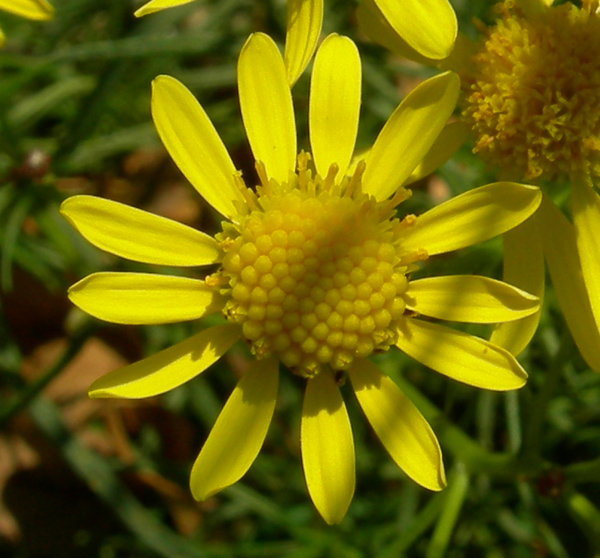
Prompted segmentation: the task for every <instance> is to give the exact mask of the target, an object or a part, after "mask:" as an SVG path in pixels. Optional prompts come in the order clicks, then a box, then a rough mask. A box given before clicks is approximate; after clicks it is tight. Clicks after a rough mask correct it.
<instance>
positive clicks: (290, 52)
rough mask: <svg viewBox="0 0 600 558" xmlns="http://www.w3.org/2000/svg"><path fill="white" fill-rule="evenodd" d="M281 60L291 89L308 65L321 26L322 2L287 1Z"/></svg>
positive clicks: (312, 0) (311, 0)
mask: <svg viewBox="0 0 600 558" xmlns="http://www.w3.org/2000/svg"><path fill="white" fill-rule="evenodd" d="M286 10H287V11H286V19H287V29H286V34H285V50H284V52H283V60H284V62H285V67H286V70H287V79H288V83H289V85H290V87H293V85H294V83H296V81H297V79H298V78H299V77H300V75H301V74H302V72H303V71H304V69H305V68H306V66H307V64H308V63H309V61H310V59H311V57H312V55H313V53H314V52H315V48H316V47H317V41H318V40H319V35H320V34H321V27H322V25H323V0H287V6H286Z"/></svg>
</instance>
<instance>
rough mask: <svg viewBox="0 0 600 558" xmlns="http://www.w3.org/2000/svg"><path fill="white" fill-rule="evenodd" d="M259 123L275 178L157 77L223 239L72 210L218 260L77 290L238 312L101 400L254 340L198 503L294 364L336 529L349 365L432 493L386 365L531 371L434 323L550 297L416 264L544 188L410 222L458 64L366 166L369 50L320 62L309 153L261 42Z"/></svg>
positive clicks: (144, 314)
mask: <svg viewBox="0 0 600 558" xmlns="http://www.w3.org/2000/svg"><path fill="white" fill-rule="evenodd" d="M238 84H239V97H240V105H241V112H242V118H243V121H244V126H245V129H246V132H247V136H248V139H249V143H250V146H251V148H252V151H253V154H254V157H255V159H256V168H257V171H258V175H259V177H260V185H259V186H257V188H256V190H251V189H249V188H247V187H246V185H245V184H244V182H243V180H242V177H241V174H240V173H239V172H238V171H237V170H236V169H235V167H234V164H233V162H232V161H231V159H230V157H229V155H228V153H227V151H226V148H225V146H224V145H223V143H222V141H221V139H220V138H219V136H218V134H217V132H216V130H215V129H214V127H213V125H212V124H211V122H210V120H209V119H208V117H207V115H206V113H205V112H204V110H203V109H202V107H201V106H200V105H199V104H198V103H197V101H196V100H195V99H194V97H193V96H192V94H191V93H190V92H189V91H188V90H187V89H186V88H185V87H184V86H183V85H182V84H181V83H179V82H178V81H177V80H175V79H173V78H171V77H168V76H159V77H158V78H156V79H155V81H154V82H153V95H152V115H153V119H154V122H155V125H156V128H157V130H158V133H159V135H160V137H161V139H162V141H163V143H164V145H165V147H166V148H167V150H168V151H169V153H170V154H171V156H172V157H173V159H174V160H175V162H176V163H177V165H178V166H179V168H180V169H181V170H182V172H183V173H184V175H185V176H186V177H187V178H188V179H189V181H190V182H191V183H192V185H193V186H194V187H195V188H196V189H197V190H198V192H199V193H200V194H201V195H202V196H203V197H204V198H205V199H206V201H207V202H208V203H209V204H211V205H212V206H213V207H214V208H215V209H216V210H217V211H218V212H219V213H221V214H222V215H223V216H224V217H225V219H226V221H224V222H223V224H222V232H221V233H219V234H217V235H216V236H215V238H212V237H209V236H207V235H205V234H203V233H201V232H199V231H196V230H194V229H191V228H189V227H186V226H184V225H181V224H179V223H175V222H172V221H170V220H168V219H165V218H162V217H158V216H155V215H151V214H149V213H146V212H144V211H141V210H138V209H134V208H130V207H127V206H125V205H122V204H119V203H116V202H113V201H108V200H104V199H100V198H95V197H91V196H74V197H72V198H69V199H67V200H66V201H65V202H64V203H63V205H62V208H61V211H62V213H63V215H64V216H65V217H66V218H67V219H68V221H69V222H70V223H71V224H72V225H73V226H74V227H75V228H76V229H77V230H78V231H79V232H80V233H81V234H82V235H83V236H84V237H85V238H87V239H88V240H89V241H91V242H92V243H93V244H95V245H96V246H98V247H99V248H102V249H104V250H106V251H108V252H111V253H113V254H116V255H118V256H121V257H125V258H129V259H132V260H135V261H138V262H144V263H150V264H158V265H169V266H202V265H210V264H218V270H217V271H216V272H215V273H213V274H212V275H209V276H208V277H206V279H204V280H199V279H192V278H186V277H171V276H161V275H155V274H147V273H113V272H101V273H95V274H92V275H90V276H88V277H86V278H84V279H83V280H81V281H80V282H78V283H77V284H75V285H74V286H73V287H71V289H70V291H69V296H70V298H71V300H72V301H73V302H74V303H75V304H76V305H77V306H79V307H80V308H81V309H83V310H84V311H86V312H88V313H89V314H91V315H93V316H96V317H97V318H100V319H103V320H107V321H111V322H116V323H124V324H157V323H169V322H176V321H182V320H192V319H197V318H201V317H203V316H206V315H208V314H210V313H215V312H219V311H220V312H222V314H223V316H224V318H225V323H224V324H222V325H216V326H214V327H211V328H209V329H206V330H204V331H201V332H200V333H198V334H196V335H194V336H192V337H191V338H189V339H187V340H186V341H183V342H182V343H179V344H177V345H175V346H172V347H170V348H168V349H166V350H163V351H161V352H159V353H158V354H155V355H152V356H150V357H148V358H146V359H144V360H142V361H140V362H137V363H134V364H131V365H129V366H126V367H125V368H122V369H120V370H116V371H114V372H112V373H110V374H107V375H106V376H104V377H102V378H100V379H99V380H97V381H96V382H95V383H94V384H93V385H92V386H91V389H90V395H91V397H126V398H140V397H150V396H154V395H157V394H161V393H164V392H166V391H168V390H171V389H173V388H176V387H177V386H180V385H181V384H183V383H185V382H187V381H189V380H191V379H192V378H194V377H195V376H197V375H198V374H200V373H201V372H203V371H204V370H206V369H207V368H208V367H209V366H210V365H211V364H213V363H214V362H215V361H216V360H217V359H219V358H220V357H221V355H223V354H224V353H225V352H226V351H227V350H228V349H229V348H230V347H231V346H232V345H233V343H235V342H236V341H237V340H238V339H243V340H245V341H246V342H247V343H248V344H249V346H250V349H251V351H252V353H253V354H254V355H255V356H256V361H255V362H254V363H253V364H252V365H250V367H249V369H248V371H247V372H246V373H245V374H244V376H243V377H242V378H241V380H240V381H239V383H238V385H237V387H236V388H235V389H234V391H233V393H232V395H231V397H230V398H229V400H228V401H227V403H226V404H225V406H224V408H223V410H222V412H221V414H220V415H219V417H218V419H217V421H216V423H215V425H214V427H213V429H212V431H211V433H210V435H209V437H208V439H207V440H206V443H205V444H204V447H203V448H202V451H201V452H200V454H199V456H198V459H197V461H196V463H195V464H194V467H193V469H192V473H191V481H190V483H191V490H192V493H193V495H194V496H195V498H197V499H199V500H203V499H206V498H208V497H210V496H211V495H213V494H215V493H216V492H218V491H220V490H221V489H223V488H225V487H227V486H229V485H231V484H232V483H234V482H236V481H237V480H239V479H240V478H241V477H242V475H244V474H245V472H246V471H247V470H248V468H249V467H250V465H251V464H252V462H253V460H254V459H255V457H256V455H257V454H258V452H259V450H260V447H261V445H262V443H263V440H264V438H265V436H266V433H267V430H268V427H269V424H270V421H271V418H272V415H273V410H274V407H275V400H276V397H277V386H278V376H279V367H280V366H279V365H280V363H282V364H283V365H285V368H287V370H289V371H290V372H292V373H294V374H297V375H299V376H301V377H303V378H305V379H306V392H305V396H304V403H303V408H302V421H301V455H302V463H303V468H304V473H305V477H306V482H307V486H308V491H309V493H310V496H311V498H312V500H313V502H314V504H315V506H316V508H317V509H318V511H319V512H320V514H321V515H322V516H323V518H324V519H325V521H326V522H327V523H330V524H333V523H338V522H339V521H341V520H342V519H343V517H344V515H345V513H346V511H347V508H348V506H349V503H350V501H351V499H352V495H353V492H354V482H355V472H354V466H355V465H354V461H355V460H354V444H353V439H352V432H351V428H350V423H349V418H348V414H347V412H346V407H345V405H344V401H343V399H342V396H341V394H340V390H339V388H338V386H339V384H340V383H341V382H342V381H343V379H344V378H345V377H346V376H347V377H349V379H350V382H351V384H352V388H353V390H354V393H355V394H356V396H357V399H358V401H359V404H360V406H361V407H362V409H363V411H364V413H365V415H366V417H367V419H368V420H369V422H370V423H371V425H372V427H373V429H374V430H375V432H376V433H377V435H378V436H379V438H380V440H381V442H382V443H383V445H384V446H385V447H386V449H387V450H388V452H389V453H390V455H391V457H392V459H393V460H394V461H395V462H396V463H397V464H398V466H399V467H401V468H402V470H403V471H404V472H405V473H406V474H407V475H408V476H409V477H410V478H412V479H413V480H414V481H416V482H417V483H419V484H421V485H422V486H424V487H426V488H428V489H430V490H440V489H442V488H443V487H444V485H445V475H444V467H443V463H442V456H441V452H440V448H439V445H438V442H437V439H436V437H435V435H434V434H433V432H432V430H431V428H430V427H429V425H428V424H427V422H426V421H425V419H424V418H423V416H422V415H421V413H420V412H419V411H418V410H417V408H416V407H415V406H414V405H413V404H412V403H411V402H410V400H408V399H407V397H406V396H405V395H404V394H403V393H402V392H401V390H400V389H399V388H398V386H397V385H396V384H395V383H394V382H393V381H392V380H391V379H390V378H388V377H387V376H385V375H384V374H382V372H380V371H379V369H378V368H377V367H376V366H375V365H374V364H372V363H371V361H370V360H368V356H369V355H371V354H372V353H373V352H376V351H377V352H381V351H387V350H388V349H389V348H391V347H392V346H396V347H398V348H399V349H400V350H402V351H404V352H405V353H406V354H408V355H410V356H411V357H413V358H415V359H416V360H418V361H419V362H421V363H423V364H425V365H426V366H428V367H430V368H432V369H434V370H436V371H438V372H440V373H442V374H445V375H447V376H449V377H451V378H454V379H456V380H458V381H461V382H465V383H468V384H470V385H473V386H476V387H482V388H487V389H492V390H510V389H516V388H519V387H521V386H522V385H523V384H524V383H525V380H526V373H525V371H524V370H523V369H522V368H521V366H520V365H519V364H518V363H517V361H516V360H515V359H514V357H513V356H512V355H511V354H510V353H508V352H507V351H505V350H504V349H501V348H499V347H497V346H495V345H494V344H492V343H489V342H488V341H485V340H483V339H480V338H477V337H473V336H471V335H468V334H465V333H463V332H460V331H457V330H455V329H451V328H448V327H446V326H444V325H441V324H439V323H437V321H432V320H430V319H422V318H421V317H419V316H421V315H423V316H428V317H431V318H434V320H451V321H458V322H475V323H493V322H503V321H506V320H515V319H519V318H521V317H523V316H526V315H529V314H531V313H532V312H535V311H536V310H537V308H538V301H537V299H536V298H535V297H533V296H531V295H528V294H527V293H524V292H522V291H519V290H518V289H515V288H514V287H511V286H509V285H506V284H504V283H502V282H499V281H495V280H492V279H488V278H485V277H478V276H446V277H434V278H427V279H421V280H414V281H413V280H409V274H410V272H411V271H412V270H413V269H414V268H415V266H416V262H420V261H424V260H426V259H427V258H428V257H429V256H434V255H435V254H440V253H445V252H449V251H453V250H457V249H459V248H462V247H465V246H470V245H472V244H474V243H476V242H480V241H482V240H485V239H488V238H490V237H493V236H495V235H498V234H502V233H504V232H505V231H506V230H508V229H510V228H512V227H514V226H516V225H517V224H519V223H520V222H522V221H523V220H524V219H526V218H527V217H528V216H529V215H531V214H532V213H533V212H534V211H535V210H536V208H537V206H538V204H539V203H540V199H541V196H540V193H539V191H538V189H537V188H535V187H531V186H522V185H519V184H513V183H498V184H490V185H488V186H484V187H482V188H478V189H476V190H473V191H471V192H468V193H466V194H463V195H461V196H458V197H457V198H455V199H453V200H450V201H448V202H446V203H444V204H442V205H440V206H438V207H436V208H434V209H432V210H430V211H428V212H427V213H425V214H423V215H421V216H419V217H415V216H412V215H406V216H404V217H403V218H399V217H397V216H396V213H395V208H396V206H398V204H400V203H401V202H402V201H403V200H405V199H406V198H407V197H408V196H409V194H410V192H409V191H408V190H406V189H405V188H404V186H403V185H404V184H405V183H408V182H410V181H411V180H413V179H414V178H415V177H416V176H418V175H419V173H422V172H427V168H428V163H427V161H431V160H434V159H435V157H431V150H432V149H434V147H433V146H434V142H435V139H436V137H437V135H438V134H439V133H440V131H441V130H442V128H443V126H444V124H445V122H446V120H447V119H448V117H449V116H450V114H451V113H452V110H453V108H454V105H455V103H456V99H457V95H458V91H459V82H458V79H457V77H456V76H455V75H454V74H451V73H446V74H442V75H439V76H437V77H435V78H432V79H430V80H428V81H426V82H424V83H423V84H421V85H420V86H419V87H417V88H416V89H415V90H414V91H413V92H412V93H411V94H410V95H408V96H407V97H406V98H405V99H404V101H403V102H402V103H401V104H400V105H399V106H398V108H397V109H396V111H395V112H394V113H393V114H392V115H391V116H390V118H389V120H388V122H387V123H386V125H385V126H384V128H383V129H382V130H381V132H380V134H379V136H378V137H377V139H376V141H375V143H374V145H373V147H372V149H371V150H370V152H369V153H368V155H367V156H366V158H364V159H361V160H359V161H358V162H354V163H353V162H352V156H353V152H354V144H355V139H356V133H357V128H358V115H359V106H360V89H361V65H360V58H359V55H358V51H357V49H356V46H355V45H354V43H353V42H352V41H351V40H349V39H348V38H345V37H340V36H338V35H330V36H329V37H328V38H327V39H326V40H325V41H324V42H323V43H322V45H321V46H320V48H319V50H318V53H317V55H316V59H315V63H314V69H313V74H312V81H311V88H310V101H309V128H310V143H311V146H312V156H309V154H307V153H304V152H300V154H299V155H298V154H297V147H296V129H295V118H294V110H293V105H292V97H291V91H290V86H289V83H288V80H287V77H286V67H285V63H284V60H283V58H282V56H281V54H280V52H279V50H278V48H277V46H276V45H275V43H274V42H273V41H272V40H271V39H270V38H269V37H268V36H266V35H264V34H261V33H257V34H254V35H252V36H251V37H250V38H249V39H248V41H247V42H246V44H245V45H244V47H243V49H242V51H241V54H240V58H239V64H238Z"/></svg>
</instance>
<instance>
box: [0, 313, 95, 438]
mask: <svg viewBox="0 0 600 558" xmlns="http://www.w3.org/2000/svg"><path fill="white" fill-rule="evenodd" d="M96 327H97V326H96V324H94V323H91V322H90V323H88V324H86V325H85V326H83V327H81V328H80V329H79V330H77V331H76V332H75V333H74V334H73V336H72V337H71V339H70V342H69V345H68V346H67V348H66V349H65V351H64V352H63V354H62V355H61V356H60V357H59V358H58V360H57V361H56V362H55V363H54V364H53V365H52V366H50V368H48V370H46V371H45V372H44V373H43V374H42V375H41V376H39V377H38V378H36V379H35V380H34V381H32V382H30V383H29V384H27V386H25V388H24V389H23V391H21V392H20V393H19V394H18V395H16V396H15V397H14V398H13V399H12V401H10V402H9V403H8V404H7V405H5V406H4V407H3V408H2V409H0V430H1V429H3V428H4V427H5V426H6V425H7V424H8V423H9V422H10V420H11V419H12V418H13V417H14V416H15V415H16V414H17V413H19V412H20V411H22V410H23V409H25V407H27V406H28V405H29V404H30V403H31V401H33V400H34V399H35V398H36V397H37V396H38V395H39V394H40V393H41V392H42V390H43V389H44V388H45V387H46V386H47V385H48V384H49V383H50V382H51V381H52V380H53V379H54V378H55V377H56V376H58V374H60V373H61V372H62V371H63V370H64V368H65V366H67V364H69V362H71V360H72V359H73V358H74V357H75V355H77V353H78V352H79V350H80V349H81V347H82V346H83V345H84V343H85V342H86V341H87V340H88V339H89V338H90V336H91V334H92V333H93V332H94V331H95V330H96Z"/></svg>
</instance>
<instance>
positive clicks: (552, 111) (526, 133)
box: [463, 0, 600, 372]
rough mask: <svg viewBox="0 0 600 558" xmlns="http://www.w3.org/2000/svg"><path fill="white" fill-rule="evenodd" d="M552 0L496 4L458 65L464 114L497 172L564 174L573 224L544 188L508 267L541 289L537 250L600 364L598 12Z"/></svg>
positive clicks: (518, 330) (541, 176)
mask: <svg viewBox="0 0 600 558" xmlns="http://www.w3.org/2000/svg"><path fill="white" fill-rule="evenodd" d="M551 4H552V2H550V1H549V0H514V1H505V2H503V3H501V4H499V5H498V6H497V9H498V11H499V19H498V20H497V21H496V23H495V25H494V26H492V27H490V28H489V29H488V28H483V29H482V30H483V32H484V34H485V37H484V40H483V42H482V44H481V46H480V48H479V50H478V52H477V53H476V54H475V55H474V56H473V58H472V60H471V63H470V65H465V68H466V71H465V72H464V73H463V76H464V78H465V79H464V81H465V83H467V84H468V85H469V88H468V91H467V97H466V101H465V108H464V111H463V114H464V116H465V119H466V122H467V123H468V125H469V126H470V127H471V128H472V130H473V132H474V134H475V138H476V140H475V148H474V151H475V152H476V153H478V154H479V155H480V156H481V158H482V159H483V160H484V161H486V162H488V163H489V164H490V165H491V166H495V167H500V168H501V169H502V173H503V174H504V176H506V177H510V178H519V179H525V180H527V181H540V182H545V183H546V184H547V183H548V181H553V180H562V181H565V180H567V181H569V182H570V184H571V200H570V201H571V215H572V220H573V224H571V223H570V222H569V221H568V220H567V219H566V218H565V217H564V215H563V214H562V213H561V212H560V211H559V210H558V209H557V208H556V207H555V206H554V204H553V202H552V201H551V198H550V196H549V193H550V192H548V193H547V194H545V195H544V200H543V202H542V204H541V207H540V211H538V212H537V214H536V215H535V217H534V218H533V219H532V220H531V222H529V223H526V224H524V225H523V226H521V227H519V228H517V229H515V231H514V233H511V234H512V238H511V239H509V243H510V245H509V246H508V247H506V246H505V255H508V259H507V260H506V262H505V267H506V268H507V269H508V273H509V275H511V277H512V280H511V281H510V282H511V283H513V284H516V285H519V286H520V287H521V288H524V289H526V290H527V291H528V292H532V293H535V294H538V295H540V296H541V295H542V293H543V281H544V279H543V277H544V269H543V258H542V251H543V254H544V256H545V259H546V262H547V264H548V268H549V271H550V276H551V278H552V282H553V283H554V287H555V290H556V294H557V298H558V301H559V303H560V306H561V309H562V312H563V315H564V316H565V319H566V321H567V323H568V325H569V329H570V330H571V333H572V335H573V338H574V339H575V342H576V344H577V346H578V348H579V350H580V352H581V354H582V356H583V357H584V359H585V360H586V362H587V363H588V365H589V366H590V367H591V368H592V369H594V370H596V371H598V372H600V353H599V352H598V347H600V243H599V242H598V230H599V229H600V197H599V196H598V193H597V191H596V188H597V186H598V179H599V178H600V59H598V57H597V56H596V55H595V53H596V52H597V51H598V49H599V48H600V14H599V13H598V2H597V0H593V1H592V0H583V1H582V2H581V7H578V6H575V5H574V4H572V3H570V2H566V3H563V4H560V5H557V6H552V5H551ZM554 190H556V188H554ZM525 255H526V256H527V257H525ZM528 321H529V323H530V325H534V323H537V322H531V319H528V320H525V323H527V322H528ZM526 329H527V328H525V329H524V328H523V327H522V326H521V324H519V322H513V323H512V324H507V325H506V326H505V325H503V326H500V330H499V332H502V331H504V332H505V333H500V336H499V337H498V336H497V337H496V338H495V339H494V338H492V339H493V340H494V341H496V342H499V343H500V344H502V345H503V346H505V347H508V346H507V344H506V342H508V343H509V345H512V346H518V347H519V348H522V345H519V343H518V342H516V340H517V338H519V339H522V340H523V339H524V340H525V342H527V339H528V338H529V337H530V336H531V335H532V334H533V330H534V328H533V327H530V328H529V332H527V331H526ZM509 332H512V333H509ZM509 337H511V338H512V341H510V340H509V339H508V338H509ZM501 338H502V339H501ZM515 343H516V345H515Z"/></svg>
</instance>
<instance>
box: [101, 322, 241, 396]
mask: <svg viewBox="0 0 600 558" xmlns="http://www.w3.org/2000/svg"><path fill="white" fill-rule="evenodd" d="M239 337H240V328H239V327H238V326H236V325H232V324H227V325H221V326H215V327H211V328H210V329H206V330H204V331H202V332H201V333H197V334H196V335H194V336H192V337H190V338H189V339H186V340H185V341H182V342H181V343H178V344H177V345H173V346H172V347H169V348H168V349H164V350H163V351H160V352H159V353H156V354H155V355H152V356H149V357H147V358H145V359H144V360H140V361H139V362H134V363H133V364H130V365H128V366H125V367H124V368H120V369H118V370H115V371H114V372H109V373H108V374H105V375H104V376H102V377H101V378H99V379H98V380H96V381H95V382H94V383H93V384H92V385H91V386H90V389H89V396H90V397H93V398H97V397H125V398H126V399H141V398H142V397H152V396H154V395H159V394H161V393H165V392H166V391H169V390H171V389H175V388H176V387H179V386H180V385H182V384H184V383H185V382H187V381H189V380H191V379H192V378H195V377H196V376H197V375H198V374H200V373H201V372H204V371H205V370H206V369H207V368H208V367H209V366H210V365H211V364H213V363H214V362H216V361H217V360H219V358H221V356H222V355H223V354H224V353H225V352H226V351H227V349H229V347H231V345H233V344H234V343H235V342H236V341H237V339H239Z"/></svg>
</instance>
